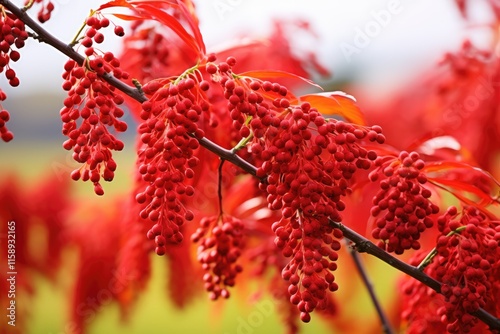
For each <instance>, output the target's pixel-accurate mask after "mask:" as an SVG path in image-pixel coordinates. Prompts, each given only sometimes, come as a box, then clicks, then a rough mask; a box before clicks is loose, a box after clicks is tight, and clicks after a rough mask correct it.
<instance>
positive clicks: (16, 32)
mask: <svg viewBox="0 0 500 334" xmlns="http://www.w3.org/2000/svg"><path fill="white" fill-rule="evenodd" d="M27 39H28V33H27V32H26V30H25V25H24V22H23V21H21V20H19V19H18V18H16V17H15V16H12V15H11V14H5V13H4V14H3V15H0V72H3V71H4V70H5V77H6V78H7V80H9V84H10V85H11V86H12V87H17V86H19V79H18V78H17V76H16V72H15V71H14V70H13V69H12V68H10V66H9V63H10V61H11V60H12V61H14V62H16V61H18V60H19V58H20V57H21V55H20V53H19V51H16V50H14V49H13V48H12V47H13V46H15V47H16V48H17V49H21V48H22V47H23V46H24V43H25V41H26V40H27Z"/></svg>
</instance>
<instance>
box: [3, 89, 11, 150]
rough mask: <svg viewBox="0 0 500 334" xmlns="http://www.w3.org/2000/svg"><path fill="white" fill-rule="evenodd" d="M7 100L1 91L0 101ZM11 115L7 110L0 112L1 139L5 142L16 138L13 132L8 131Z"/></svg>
mask: <svg viewBox="0 0 500 334" xmlns="http://www.w3.org/2000/svg"><path fill="white" fill-rule="evenodd" d="M3 100H5V93H4V92H3V91H2V90H0V101H3ZM9 119H10V115H9V112H8V111H7V110H5V109H4V110H0V137H2V140H3V141H4V142H9V141H11V140H12V139H13V138H14V135H13V134H12V132H11V131H9V130H8V129H7V125H6V123H7V122H8V121H9Z"/></svg>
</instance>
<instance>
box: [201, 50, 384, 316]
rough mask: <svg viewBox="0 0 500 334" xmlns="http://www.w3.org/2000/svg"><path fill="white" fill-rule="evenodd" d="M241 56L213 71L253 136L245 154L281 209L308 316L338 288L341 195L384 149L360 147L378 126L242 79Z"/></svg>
mask: <svg viewBox="0 0 500 334" xmlns="http://www.w3.org/2000/svg"><path fill="white" fill-rule="evenodd" d="M235 63H236V60H235V59H234V58H232V57H229V58H228V59H227V60H226V61H225V62H220V63H218V64H216V63H215V62H213V61H212V62H209V63H207V65H206V70H207V72H208V73H209V74H211V75H212V80H213V81H217V82H219V83H220V84H221V86H222V87H223V89H224V97H225V98H226V99H227V101H228V102H227V106H228V109H229V113H230V117H231V119H232V128H233V130H234V131H236V136H235V138H234V139H238V138H247V139H248V145H247V147H246V155H248V157H249V159H250V160H251V161H253V162H254V163H255V164H256V165H257V166H258V168H257V171H256V173H257V176H258V177H259V178H261V179H265V180H266V181H265V182H262V183H261V185H260V188H261V190H263V191H264V192H265V193H267V201H268V206H269V208H270V209H272V210H281V212H282V215H283V218H282V219H281V220H280V221H278V222H276V223H275V224H274V225H273V231H274V232H275V234H276V239H275V242H276V244H277V246H278V247H279V248H280V249H281V251H282V253H283V255H284V256H286V257H291V260H290V262H289V263H288V265H286V267H285V268H284V269H283V272H282V276H283V278H284V279H285V280H286V281H288V282H289V293H290V296H291V297H290V300H291V302H292V303H293V304H294V305H297V307H298V309H299V310H300V312H301V319H302V320H303V321H305V322H307V321H309V320H310V314H309V313H310V312H312V311H313V310H314V309H315V308H320V309H323V308H325V307H326V306H327V303H328V299H327V291H328V290H330V291H334V290H336V289H337V284H336V283H335V282H334V276H333V274H332V273H331V271H333V270H335V269H336V264H335V263H334V261H335V260H336V259H337V253H336V251H338V250H339V248H340V243H339V241H338V240H336V238H341V237H342V233H341V231H340V230H336V229H333V228H332V227H331V224H330V220H329V219H332V220H334V221H341V220H342V217H341V215H340V213H339V211H342V210H343V209H344V208H345V205H344V203H343V202H342V200H341V197H342V196H345V195H346V194H347V192H348V191H349V182H350V180H351V178H352V177H353V175H354V173H355V171H356V170H357V169H368V168H370V167H371V165H372V161H373V160H375V159H376V157H377V155H376V153H375V152H374V151H367V150H366V149H364V148H363V147H362V146H360V145H359V143H361V142H362V141H364V140H369V141H375V142H379V143H382V142H384V140H385V138H384V136H383V135H382V134H381V129H380V128H379V127H373V128H368V127H362V126H357V125H354V124H350V123H346V122H343V121H338V120H334V119H325V118H324V117H323V116H321V115H320V113H319V112H318V111H317V110H316V109H314V108H311V106H310V104H309V103H301V104H300V105H294V104H292V102H291V101H292V100H293V98H292V96H291V94H290V93H289V91H288V89H287V88H286V87H284V86H282V85H280V84H278V83H272V82H269V81H261V80H259V79H255V78H250V77H239V76H237V75H234V74H233V73H232V72H231V69H232V67H233V66H234V65H235Z"/></svg>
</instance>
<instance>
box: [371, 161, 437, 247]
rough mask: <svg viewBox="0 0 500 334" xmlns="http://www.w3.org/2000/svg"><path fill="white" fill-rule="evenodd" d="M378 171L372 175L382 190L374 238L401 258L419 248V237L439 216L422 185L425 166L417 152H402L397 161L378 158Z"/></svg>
mask: <svg viewBox="0 0 500 334" xmlns="http://www.w3.org/2000/svg"><path fill="white" fill-rule="evenodd" d="M375 166H377V167H378V168H377V169H375V170H373V171H372V172H371V173H370V179H371V180H372V181H376V180H378V179H381V180H380V188H381V189H380V190H379V192H378V193H377V194H376V195H375V196H374V198H373V205H374V206H373V207H372V209H371V215H372V216H373V217H375V218H376V220H375V227H374V229H373V231H372V235H373V237H374V238H376V239H381V241H380V242H379V246H380V247H381V248H383V249H385V250H387V251H388V252H395V253H396V254H402V253H403V252H404V251H405V250H408V249H419V248H420V242H419V239H420V235H421V233H422V232H424V231H425V230H426V229H427V228H430V227H432V226H433V220H432V219H431V218H430V217H429V216H430V215H432V214H436V213H438V212H439V207H438V206H436V205H435V204H433V203H432V202H431V201H430V200H429V197H431V191H430V190H429V189H427V188H425V187H424V186H423V185H424V184H425V183H426V182H427V177H426V176H425V174H424V173H423V172H422V169H423V168H424V166H425V163H424V161H423V160H422V159H420V156H419V154H418V153H416V152H411V153H408V152H405V151H403V152H401V153H400V154H399V156H398V157H392V156H386V157H379V158H377V160H376V161H375Z"/></svg>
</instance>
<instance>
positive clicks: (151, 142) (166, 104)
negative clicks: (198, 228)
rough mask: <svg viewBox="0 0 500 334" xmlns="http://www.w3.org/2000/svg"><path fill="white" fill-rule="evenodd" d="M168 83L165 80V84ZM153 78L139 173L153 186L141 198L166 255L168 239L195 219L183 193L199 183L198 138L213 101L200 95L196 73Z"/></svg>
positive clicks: (160, 249) (174, 238)
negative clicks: (171, 78) (196, 178)
mask: <svg viewBox="0 0 500 334" xmlns="http://www.w3.org/2000/svg"><path fill="white" fill-rule="evenodd" d="M162 83H163V85H162ZM162 83H160V82H158V81H152V82H150V83H149V84H147V85H145V86H144V91H145V92H146V93H151V94H152V96H151V98H150V99H149V100H148V101H146V102H144V103H143V104H142V111H141V113H140V117H141V118H142V120H143V123H142V124H141V125H140V126H139V134H140V140H141V146H140V147H139V157H138V164H139V173H140V175H141V177H142V180H143V181H145V182H146V184H147V188H146V189H145V191H144V192H141V193H138V194H137V196H136V199H137V201H138V203H140V204H142V205H143V206H144V208H143V210H142V211H141V213H140V214H141V217H142V218H144V219H149V220H150V221H151V222H153V223H154V225H153V227H152V228H151V229H150V231H149V232H148V238H150V239H154V240H155V242H156V245H157V248H156V252H157V253H158V254H159V255H162V254H164V245H165V240H167V239H168V240H170V241H172V242H181V241H182V239H183V236H182V234H181V232H180V230H179V227H180V226H181V225H182V224H183V223H184V221H185V220H188V221H190V220H192V219H193V217H194V216H193V213H192V212H191V211H190V210H187V209H186V208H185V207H184V205H183V204H182V202H183V197H185V196H192V195H193V194H194V188H193V187H192V186H191V185H189V184H187V183H186V182H188V181H189V180H190V179H192V178H193V177H194V176H195V174H194V171H193V168H194V167H195V166H196V165H197V164H198V162H199V159H198V158H197V157H196V156H195V155H194V152H195V150H196V149H198V147H199V143H198V141H197V139H196V138H202V137H203V136H204V132H203V130H201V129H199V128H198V125H197V122H198V121H199V120H200V117H201V115H202V113H203V112H204V111H206V110H207V108H208V103H206V102H205V100H204V99H203V98H200V94H202V92H203V87H201V85H202V84H201V83H200V82H199V81H198V80H197V77H196V76H192V75H189V74H188V75H185V76H184V77H179V78H178V79H177V80H176V81H173V82H170V81H169V80H167V81H166V82H162Z"/></svg>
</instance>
